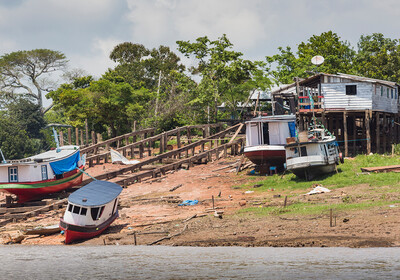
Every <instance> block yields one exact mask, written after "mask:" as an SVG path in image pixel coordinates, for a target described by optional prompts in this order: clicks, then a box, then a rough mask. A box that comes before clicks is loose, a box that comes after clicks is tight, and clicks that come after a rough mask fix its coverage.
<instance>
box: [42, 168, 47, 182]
mask: <svg viewBox="0 0 400 280" xmlns="http://www.w3.org/2000/svg"><path fill="white" fill-rule="evenodd" d="M47 179H48V177H47V166H46V165H42V180H43V181H44V180H47Z"/></svg>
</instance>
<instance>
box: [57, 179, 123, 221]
mask: <svg viewBox="0 0 400 280" xmlns="http://www.w3.org/2000/svg"><path fill="white" fill-rule="evenodd" d="M121 191H122V187H120V186H119V185H117V184H115V183H112V182H107V181H93V182H91V183H89V184H88V185H86V186H84V187H82V188H81V189H79V190H77V191H76V192H74V193H72V194H71V195H70V196H69V198H68V206H67V210H66V211H65V214H64V221H65V222H66V223H68V224H73V225H77V226H83V227H84V226H94V225H100V224H102V223H104V222H106V221H107V220H109V219H110V218H112V217H113V216H114V215H116V214H117V206H118V195H119V194H120V193H121Z"/></svg>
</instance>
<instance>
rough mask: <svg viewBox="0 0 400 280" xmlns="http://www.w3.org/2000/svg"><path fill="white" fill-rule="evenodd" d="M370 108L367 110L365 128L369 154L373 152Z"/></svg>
mask: <svg viewBox="0 0 400 280" xmlns="http://www.w3.org/2000/svg"><path fill="white" fill-rule="evenodd" d="M370 114H371V111H370V110H366V111H365V130H366V136H367V155H369V154H370V153H371V130H370Z"/></svg>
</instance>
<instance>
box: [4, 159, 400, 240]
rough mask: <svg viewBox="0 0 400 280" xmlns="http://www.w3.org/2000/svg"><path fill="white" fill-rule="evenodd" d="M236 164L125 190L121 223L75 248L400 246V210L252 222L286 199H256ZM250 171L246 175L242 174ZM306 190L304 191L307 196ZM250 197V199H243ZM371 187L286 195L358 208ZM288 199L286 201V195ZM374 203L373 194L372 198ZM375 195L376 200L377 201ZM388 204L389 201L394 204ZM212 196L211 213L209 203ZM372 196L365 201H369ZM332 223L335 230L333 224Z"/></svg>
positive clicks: (275, 195) (17, 233)
mask: <svg viewBox="0 0 400 280" xmlns="http://www.w3.org/2000/svg"><path fill="white" fill-rule="evenodd" d="M239 160H240V157H231V158H226V159H221V160H219V161H215V162H213V163H209V164H207V165H197V166H195V167H192V168H190V169H189V170H184V169H182V170H178V171H176V172H173V173H167V174H166V176H163V177H160V178H155V179H149V180H147V181H143V182H141V183H137V184H133V185H130V186H129V187H127V188H125V189H124V190H123V192H122V193H121V196H120V208H119V213H120V218H119V219H117V220H116V221H115V222H114V223H113V224H112V226H111V227H109V228H108V229H107V230H106V231H105V232H104V233H103V234H102V235H100V236H98V237H96V238H93V239H90V240H86V241H83V242H77V243H74V245H114V244H119V245H123V244H137V245H171V246H286V247H304V246H306V247H323V246H329V247H331V246H346V247H390V246H399V245H400V221H399V216H400V205H399V204H396V203H394V204H393V205H389V206H388V205H384V206H379V207H373V208H368V209H364V210H349V211H340V212H338V213H334V218H333V221H332V223H333V226H332V227H331V226H330V223H331V221H330V215H329V214H328V213H327V212H326V211H325V212H323V213H320V214H314V215H292V214H291V215H289V214H282V213H274V214H270V215H265V216H258V215H255V214H254V213H252V212H246V213H243V212H240V213H239V210H240V209H244V208H247V207H271V206H278V207H282V208H283V204H284V194H282V195H281V194H280V193H279V192H277V191H275V190H274V189H273V186H271V188H270V190H268V191H265V192H260V191H257V190H256V189H254V191H252V189H251V187H250V188H247V189H243V188H239V187H238V186H240V185H243V184H245V183H249V182H250V183H251V185H252V184H254V185H256V184H257V181H259V180H262V179H264V176H259V177H254V176H251V177H250V176H249V175H247V174H246V173H247V172H246V171H244V172H242V173H240V174H239V175H237V174H236V172H235V169H233V168H232V167H230V165H232V164H234V163H236V162H237V161H239ZM119 167H120V166H119V165H112V164H107V165H102V166H95V167H93V168H88V169H87V171H88V172H89V173H90V174H92V175H96V174H99V173H101V172H105V171H111V170H113V169H117V168H119ZM247 171H249V170H247ZM311 188H312V186H311V185H310V190H311ZM246 190H250V192H246ZM368 192H369V193H370V194H371V192H372V191H371V189H370V187H369V186H364V185H360V186H355V187H354V186H353V187H346V188H341V189H335V190H333V191H332V192H330V193H325V194H318V195H313V196H305V195H304V193H305V191H304V190H299V191H296V192H293V193H291V195H290V197H289V199H288V201H287V204H288V205H289V204H290V203H293V202H294V201H307V202H311V203H316V204H319V203H320V204H329V203H340V202H341V201H342V200H343V197H345V196H347V195H351V196H352V197H354V198H355V199H358V200H360V201H362V200H363V199H364V198H363V197H364V196H363V195H360V194H365V193H368ZM285 195H287V194H285ZM371 195H372V196H373V195H374V194H371ZM376 195H377V196H378V195H379V194H376ZM392 196H395V197H391V198H390V197H389V198H388V199H392V200H393V201H395V200H396V199H398V197H397V194H392ZM213 197H214V209H213V199H212V198H213ZM370 198H371V196H369V199H370ZM183 200H198V201H199V203H198V204H196V205H193V206H179V203H180V202H182V201H183ZM63 212H64V209H60V210H53V211H50V212H48V213H46V214H40V215H38V216H37V217H32V218H29V219H27V220H25V221H20V222H18V223H10V224H7V225H6V226H4V227H1V228H0V243H2V244H7V243H12V242H10V241H11V240H13V239H14V241H18V240H15V238H17V237H20V238H22V237H21V236H22V233H23V230H24V229H27V228H33V227H37V226H47V225H53V224H57V223H58V221H59V218H60V217H61V216H62V215H63ZM335 217H336V225H335ZM63 240H64V237H63V235H61V234H53V235H50V236H39V235H33V236H27V235H25V236H23V240H22V241H21V242H20V244H27V245H33V244H43V245H45V244H46V245H59V244H63Z"/></svg>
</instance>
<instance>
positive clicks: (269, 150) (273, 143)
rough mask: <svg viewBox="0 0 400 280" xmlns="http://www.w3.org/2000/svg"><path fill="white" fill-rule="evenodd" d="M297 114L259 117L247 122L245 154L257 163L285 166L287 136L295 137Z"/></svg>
mask: <svg viewBox="0 0 400 280" xmlns="http://www.w3.org/2000/svg"><path fill="white" fill-rule="evenodd" d="M295 121H296V116H294V115H278V116H267V117H258V118H254V119H252V120H250V121H247V122H246V146H245V147H244V155H245V156H246V157H247V158H248V159H249V160H250V161H252V162H253V163H255V164H256V165H268V166H275V167H278V168H281V167H283V164H284V163H285V161H286V157H285V144H286V138H288V137H294V136H295V134H296V128H295Z"/></svg>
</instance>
